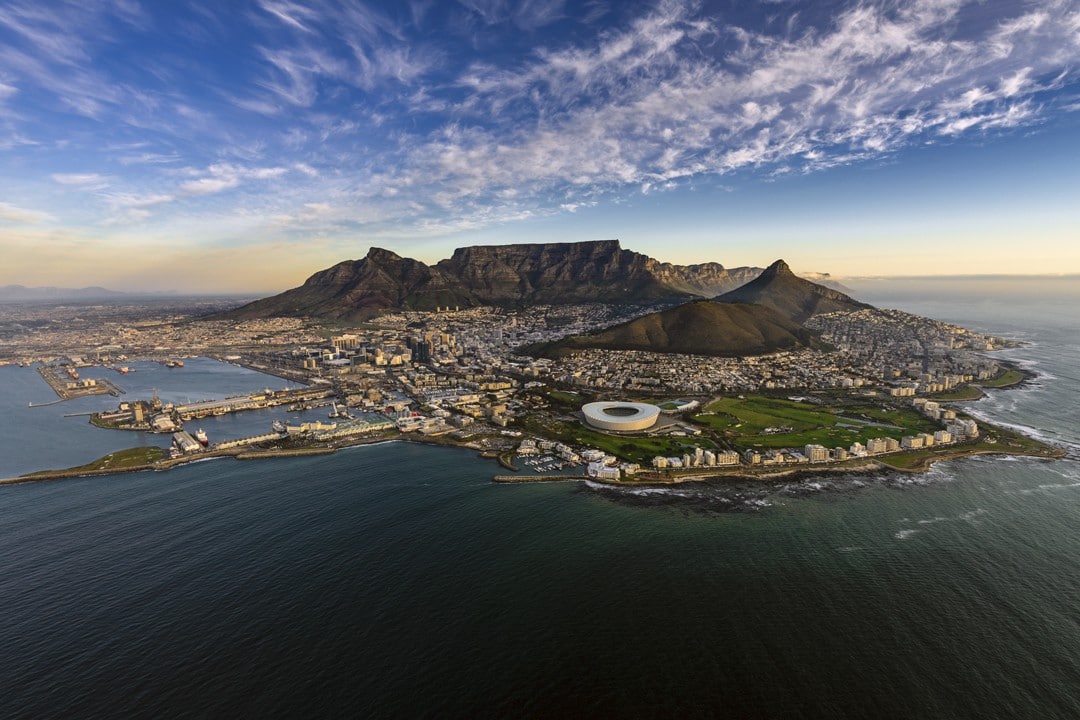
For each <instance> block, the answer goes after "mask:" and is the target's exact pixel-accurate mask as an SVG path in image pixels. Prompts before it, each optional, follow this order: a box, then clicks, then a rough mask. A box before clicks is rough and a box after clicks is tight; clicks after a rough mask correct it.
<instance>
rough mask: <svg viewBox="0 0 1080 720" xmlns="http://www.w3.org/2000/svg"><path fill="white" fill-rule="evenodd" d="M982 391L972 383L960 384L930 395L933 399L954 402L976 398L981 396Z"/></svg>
mask: <svg viewBox="0 0 1080 720" xmlns="http://www.w3.org/2000/svg"><path fill="white" fill-rule="evenodd" d="M983 394H984V393H983V391H982V390H980V389H979V388H977V387H975V386H974V385H962V386H960V387H958V388H953V389H952V390H946V391H945V392H940V393H935V394H934V395H931V396H930V397H931V398H933V399H934V400H946V401H948V400H952V401H954V402H958V401H966V400H978V399H979V398H981V397H982V396H983Z"/></svg>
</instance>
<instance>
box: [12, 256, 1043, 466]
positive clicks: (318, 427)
mask: <svg viewBox="0 0 1080 720" xmlns="http://www.w3.org/2000/svg"><path fill="white" fill-rule="evenodd" d="M732 284H735V285H737V287H734V288H732V287H730V285H732ZM451 290H452V291H451ZM556 300H558V302H556ZM443 303H445V304H443ZM451 303H453V304H452V305H451ZM458 303H461V304H460V305H459V304H458ZM429 305H430V306H431V307H428V306H429ZM211 309H212V312H209V313H204V314H200V315H192V314H191V313H190V312H189V313H184V314H176V313H175V312H172V311H171V310H172V309H170V312H166V313H163V316H162V317H155V318H153V319H149V318H148V319H146V320H145V321H138V322H133V321H132V319H131V318H123V317H117V316H116V312H117V311H116V309H115V307H112V306H110V310H109V311H108V312H109V313H110V315H109V316H108V317H105V318H101V319H99V321H98V322H97V323H96V324H95V323H94V322H93V321H92V319H91V320H90V321H88V320H87V318H86V317H85V316H86V315H87V312H86V309H85V308H81V309H80V310H79V317H78V318H77V321H76V319H74V318H72V319H68V318H64V317H49V318H44V317H43V318H29V319H27V318H21V320H23V321H28V320H32V321H33V322H35V323H36V329H35V331H34V332H33V333H32V334H29V333H27V334H22V335H20V334H18V333H16V334H14V335H13V336H11V337H6V338H5V339H4V340H3V342H2V344H0V359H3V357H4V355H3V353H7V354H8V355H9V356H10V357H9V358H8V359H7V360H6V361H7V362H18V363H20V364H28V363H31V362H37V363H38V370H39V372H40V374H41V376H42V377H43V378H45V379H47V380H49V381H50V385H51V387H52V388H53V389H54V390H55V391H56V394H57V395H58V397H59V398H60V401H62V400H64V399H65V398H67V397H75V396H85V395H86V394H88V393H90V392H101V391H102V390H103V389H108V390H110V391H111V392H113V394H114V395H118V394H121V393H122V392H123V391H122V389H121V388H119V387H118V386H116V385H115V384H113V383H111V382H109V381H107V380H105V379H101V380H95V379H92V378H87V377H83V376H86V375H87V374H88V373H92V372H93V369H97V368H100V369H116V370H117V371H118V372H125V371H126V370H127V365H126V364H123V365H122V364H121V363H132V362H136V361H137V360H139V359H143V360H148V359H152V360H157V361H158V362H160V363H163V364H164V365H167V366H168V367H169V368H172V369H171V370H170V373H176V374H175V375H170V377H180V378H182V377H184V373H185V372H186V370H185V367H184V362H183V360H182V359H181V358H184V357H192V356H199V355H203V356H208V357H211V358H215V359H217V360H220V361H222V362H230V363H235V364H238V365H243V366H246V367H249V368H251V369H254V370H258V371H260V372H263V373H267V374H269V375H274V376H278V377H281V378H286V379H288V380H289V381H290V382H293V383H300V384H301V387H299V388H291V389H285V390H270V389H269V388H268V389H267V390H265V391H262V392H258V393H253V394H251V395H245V396H237V397H231V398H223V399H218V400H203V401H199V402H196V403H183V404H175V403H168V402H162V401H161V400H159V399H158V398H157V396H156V394H155V395H154V396H153V397H148V398H145V397H144V398H140V397H127V396H125V397H123V398H122V400H121V401H120V403H119V405H118V406H117V407H115V408H108V409H101V410H99V411H97V412H95V413H93V415H92V416H91V418H90V421H91V422H92V423H93V424H94V425H96V426H97V427H99V428H102V429H103V431H109V432H122V431H135V432H158V433H167V434H169V435H171V439H172V441H173V442H172V446H171V448H169V449H168V450H163V449H161V448H151V449H146V448H140V449H137V450H132V451H123V452H121V453H114V454H111V455H109V456H106V457H104V458H101V459H100V460H98V461H96V462H94V463H90V464H88V465H85V466H80V467H77V468H69V469H66V470H54V471H46V472H39V473H33V474H31V475H28V476H23V477H21V478H15V479H14V480H16V481H25V480H30V479H45V478H49V477H70V476H72V475H88V474H99V473H112V472H118V471H127V470H145V469H154V470H160V469H167V468H170V467H174V466H175V465H177V464H182V463H186V462H190V461H193V460H203V459H208V458H215V457H236V458H240V459H251V458H273V457H294V456H297V455H304V454H312V453H326V452H334V451H336V450H337V449H340V448H342V447H347V446H351V445H356V444H360V443H368V442H381V441H385V440H395V439H398V440H411V441H419V442H431V443H440V444H445V445H451V446H458V447H466V448H470V449H473V450H475V451H478V452H480V453H482V454H484V455H485V456H489V457H492V458H496V459H498V460H499V462H500V463H501V464H502V465H503V466H504V468H506V469H507V470H508V471H509V472H510V473H512V474H507V473H503V474H501V475H500V476H498V479H499V480H501V481H510V480H512V481H523V480H525V481H538V480H553V479H554V480H558V479H566V478H590V479H593V480H597V481H600V482H610V483H633V484H642V483H646V484H662V483H672V482H686V481H689V480H700V479H703V478H731V477H738V478H757V479H763V478H769V477H776V476H778V475H790V474H792V473H815V474H816V473H832V472H856V471H857V472H869V471H875V470H885V469H888V470H896V471H918V470H924V469H926V468H927V467H929V466H930V465H931V464H932V463H933V462H935V461H937V460H940V459H947V458H955V457H962V456H965V455H971V454H982V453H1001V454H1012V455H1029V456H1035V457H1047V458H1051V457H1059V456H1060V455H1061V451H1060V450H1058V449H1056V448H1053V447H1050V446H1047V445H1045V444H1043V443H1040V442H1038V441H1036V440H1033V439H1031V438H1027V437H1024V436H1023V435H1021V434H1019V433H1016V432H1013V431H1011V430H1007V429H1005V428H1001V427H994V426H993V425H991V424H989V423H986V422H983V421H980V420H977V419H976V418H973V417H971V416H970V415H969V414H967V413H966V412H965V407H966V406H965V403H966V402H969V401H971V400H973V399H975V398H978V397H980V396H981V394H982V392H983V390H982V388H994V387H1005V386H1008V385H1010V384H1014V383H1018V382H1022V381H1024V380H1025V378H1026V377H1027V375H1026V373H1025V372H1024V371H1022V370H1020V369H1019V368H1016V367H1013V366H1010V365H1008V364H1006V363H1002V362H999V361H997V360H995V359H994V358H993V355H992V351H993V350H995V349H997V348H1001V347H1009V346H1015V343H1010V342H1008V341H1006V340H1003V339H1001V338H996V337H992V336H987V335H983V334H979V333H974V332H971V331H969V330H967V329H965V328H961V327H957V326H954V325H950V324H947V323H942V322H939V321H935V320H931V319H928V318H923V317H919V316H916V315H911V314H909V313H903V312H900V311H896V310H883V309H878V308H875V307H873V306H871V305H868V304H866V303H863V302H860V301H858V300H856V299H854V298H852V297H850V296H848V295H846V294H844V293H842V292H840V291H839V290H836V289H834V288H827V287H825V286H823V285H821V284H819V283H815V282H813V281H811V280H808V279H806V278H802V277H799V276H798V275H796V274H795V273H794V272H793V271H792V270H791V268H789V267H788V266H787V264H786V263H785V262H784V261H782V260H778V261H776V262H774V263H772V264H771V265H769V267H767V268H766V269H765V270H763V271H762V270H757V269H753V268H737V269H735V270H729V269H726V268H724V267H723V266H722V265H720V264H719V263H707V264H703V265H693V266H677V265H671V264H668V263H662V262H660V261H657V260H654V259H652V258H648V257H646V256H644V255H640V254H638V253H634V252H632V251H627V250H623V249H622V248H621V247H620V245H619V243H618V242H617V241H602V242H597V243H555V244H551V245H525V246H492V247H479V248H477V247H474V248H463V249H461V250H459V251H457V252H455V253H454V256H453V257H452V258H451V259H450V260H447V261H443V262H440V263H438V264H436V265H435V266H427V265H424V264H423V263H419V262H418V261H412V260H408V259H407V258H402V257H400V256H397V255H396V254H393V253H389V252H388V251H383V250H378V249H373V250H372V251H370V252H369V253H368V255H367V257H366V258H365V259H363V260H361V261H356V262H353V261H350V262H347V263H342V264H339V265H338V266H335V267H334V268H330V269H328V270H325V271H321V272H319V273H316V274H315V275H313V276H312V277H311V278H310V279H309V280H308V281H307V282H306V283H305V284H304V285H303V286H302V287H301V288H297V289H295V290H291V291H288V292H286V293H283V294H281V295H279V296H275V297H274V298H268V299H265V300H259V301H256V302H253V303H249V304H246V305H243V306H242V307H239V308H233V309H229V308H211ZM144 310H145V309H144ZM77 323H83V325H79V324H77ZM88 368H89V369H88ZM80 370H81V371H83V376H80V375H79V372H80ZM80 377H82V379H81V380H78V381H77V383H76V381H75V380H72V378H80ZM65 378H66V379H67V380H66V381H65V382H61V379H65ZM281 405H288V406H289V407H290V408H293V409H296V410H298V411H301V410H305V409H306V410H312V409H315V408H323V409H324V410H323V412H324V414H329V417H328V418H324V416H319V417H320V418H322V419H312V418H310V417H309V418H307V419H305V420H303V421H301V422H299V423H293V424H288V423H283V422H275V423H273V427H271V423H270V422H269V420H267V422H266V427H265V428H264V429H263V430H261V431H259V432H257V433H255V434H253V435H250V436H248V437H228V438H214V439H213V442H211V441H210V440H209V439H207V438H206V436H205V434H202V433H201V432H193V431H192V430H191V429H190V428H185V423H188V422H191V421H194V420H198V419H199V418H205V417H209V416H214V415H220V414H227V413H259V412H265V411H266V409H267V408H273V407H275V406H281ZM595 407H603V408H607V410H605V412H611V413H613V414H612V415H611V416H610V417H608V416H598V415H596V414H595V411H594V410H590V408H595ZM642 408H646V410H641V409H642ZM326 410H329V413H326ZM27 411H29V412H32V411H33V408H32V407H31V408H27ZM639 411H640V412H642V413H644V415H638V414H637V413H638V412H639ZM620 413H623V414H622V415H621V416H620ZM631 420H632V422H631ZM522 467H524V468H526V469H527V470H525V471H522V470H519V468H522Z"/></svg>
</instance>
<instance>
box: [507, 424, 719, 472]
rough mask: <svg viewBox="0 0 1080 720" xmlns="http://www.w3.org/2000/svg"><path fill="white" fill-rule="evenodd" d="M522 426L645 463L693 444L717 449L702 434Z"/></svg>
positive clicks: (689, 447)
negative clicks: (633, 433)
mask: <svg viewBox="0 0 1080 720" xmlns="http://www.w3.org/2000/svg"><path fill="white" fill-rule="evenodd" d="M522 428H523V429H525V430H527V431H529V432H532V433H534V434H537V435H541V436H543V437H549V438H552V439H557V440H560V441H562V442H564V443H566V444H567V445H575V446H578V445H587V446H589V447H593V448H596V449H598V450H603V451H604V452H606V453H610V454H611V455H615V456H616V457H618V458H621V459H623V460H629V461H631V462H636V463H641V464H643V465H644V464H648V463H650V462H652V459H653V458H654V457H656V456H657V455H663V456H665V457H672V456H682V454H683V453H685V452H693V450H694V448H695V447H700V448H701V449H702V450H716V449H718V446H717V444H716V443H715V442H713V441H712V440H710V439H708V438H704V437H670V436H666V437H644V436H630V435H609V434H607V433H604V432H600V431H598V430H593V429H591V428H587V427H585V426H584V425H583V424H581V423H577V422H573V423H571V422H563V421H560V420H549V421H546V422H544V423H540V422H537V421H532V422H523V423H522Z"/></svg>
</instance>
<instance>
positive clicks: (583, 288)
mask: <svg viewBox="0 0 1080 720" xmlns="http://www.w3.org/2000/svg"><path fill="white" fill-rule="evenodd" d="M759 272H760V270H758V269H757V268H735V269H734V270H728V269H726V268H724V267H723V266H722V265H718V264H716V263H706V264H703V265H685V266H684V265H671V264H669V263H661V262H659V261H657V260H654V259H652V258H650V257H648V256H646V255H642V254H641V253H636V252H633V251H631V250H624V249H623V248H622V247H621V246H620V245H619V241H618V240H602V241H598V242H583V243H543V244H531V245H479V246H473V247H465V248H459V249H457V250H455V251H454V254H453V256H451V257H450V258H449V259H447V260H443V261H441V262H439V263H437V264H436V265H434V266H429V265H426V264H424V263H422V262H420V261H418V260H412V259H410V258H403V257H401V256H400V255H397V254H396V253H393V252H390V251H389V250H383V249H380V248H372V249H371V250H370V251H369V252H368V254H367V256H366V257H364V258H363V259H362V260H349V261H346V262H342V263H339V264H337V265H335V266H334V267H332V268H329V269H327V270H322V271H320V272H317V273H315V274H314V275H312V276H311V277H310V278H308V280H307V281H306V282H305V283H304V284H303V285H302V286H300V287H298V288H294V289H292V290H289V291H286V292H284V293H282V294H280V295H275V296H274V297H270V298H264V299H262V300H257V301H255V302H253V303H250V304H248V305H245V306H243V307H241V308H238V309H237V310H234V311H231V312H230V313H227V314H226V316H227V317H233V318H253V317H275V316H310V317H320V318H326V319H331V320H354V319H361V318H365V317H370V316H372V315H374V314H377V313H378V312H380V311H382V310H389V309H399V308H400V309H416V310H434V309H435V308H436V307H440V306H442V307H445V306H448V305H456V306H461V307H472V306H477V305H498V306H505V307H521V306H527V305H534V304H572V303H583V302H601V303H640V302H654V301H659V300H672V301H679V300H690V299H693V298H699V297H709V296H712V295H715V294H717V292H722V291H723V290H726V289H730V288H732V287H736V286H737V285H739V284H742V282H745V281H746V280H747V279H750V278H752V277H755V276H756V275H757V274H758V273H759Z"/></svg>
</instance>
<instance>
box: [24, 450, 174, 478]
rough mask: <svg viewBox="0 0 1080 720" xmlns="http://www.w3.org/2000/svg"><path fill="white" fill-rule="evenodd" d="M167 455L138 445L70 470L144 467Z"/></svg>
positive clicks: (88, 470) (161, 451) (47, 471)
mask: <svg viewBox="0 0 1080 720" xmlns="http://www.w3.org/2000/svg"><path fill="white" fill-rule="evenodd" d="M164 457H165V451H164V450H162V449H161V448H159V447H154V446H148V447H137V448H129V449H127V450H119V451H117V452H114V453H109V454H108V455H105V456H104V457H100V458H98V459H97V460H94V461H93V462H89V463H87V464H86V465H79V466H78V467H73V468H70V469H69V470H70V471H78V472H94V471H101V470H127V469H128V468H133V467H142V466H143V465H150V464H152V463H155V462H157V461H158V460H161V459H162V458H164ZM50 472H55V471H52V470H43V471H41V472H37V473H30V474H29V475H27V477H33V476H34V475H42V474H48V473H50Z"/></svg>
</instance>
